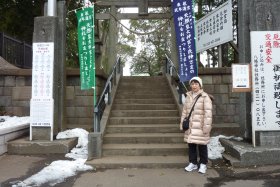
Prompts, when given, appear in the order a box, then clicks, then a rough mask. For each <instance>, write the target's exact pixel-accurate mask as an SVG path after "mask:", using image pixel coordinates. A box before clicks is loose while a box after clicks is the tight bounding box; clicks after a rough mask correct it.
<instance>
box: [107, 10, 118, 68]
mask: <svg viewBox="0 0 280 187" xmlns="http://www.w3.org/2000/svg"><path fill="white" fill-rule="evenodd" d="M116 17H117V8H116V6H111V18H110V25H109V45H108V68H107V69H106V73H110V71H111V69H112V67H113V66H114V63H115V60H116V57H117V52H116V45H117V39H118V38H117V36H118V33H117V21H116Z"/></svg>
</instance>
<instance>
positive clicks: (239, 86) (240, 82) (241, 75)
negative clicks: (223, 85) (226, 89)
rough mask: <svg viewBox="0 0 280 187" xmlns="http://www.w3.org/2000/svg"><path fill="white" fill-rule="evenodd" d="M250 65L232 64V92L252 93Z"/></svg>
mask: <svg viewBox="0 0 280 187" xmlns="http://www.w3.org/2000/svg"><path fill="white" fill-rule="evenodd" d="M250 76H251V74H250V65H249V64H232V91H234V92H250V91H251V87H250V85H251V81H250Z"/></svg>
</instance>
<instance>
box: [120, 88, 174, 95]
mask: <svg viewBox="0 0 280 187" xmlns="http://www.w3.org/2000/svg"><path fill="white" fill-rule="evenodd" d="M162 93H165V94H171V92H170V91H169V90H167V89H162V88H158V89H155V88H142V87H141V89H136V88H135V89H131V88H130V89H125V88H123V89H121V88H119V90H118V91H117V95H120V94H132V95H133V94H162Z"/></svg>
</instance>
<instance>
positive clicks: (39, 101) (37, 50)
mask: <svg viewBox="0 0 280 187" xmlns="http://www.w3.org/2000/svg"><path fill="white" fill-rule="evenodd" d="M53 66H54V43H53V42H51V43H33V65H32V98H31V102H30V117H31V122H30V125H31V126H40V127H53V111H54V101H53ZM31 133H32V131H31Z"/></svg>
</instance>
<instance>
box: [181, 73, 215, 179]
mask: <svg viewBox="0 0 280 187" xmlns="http://www.w3.org/2000/svg"><path fill="white" fill-rule="evenodd" d="M190 86H191V91H189V92H187V97H186V100H185V103H184V107H183V111H182V115H181V122H180V129H181V130H183V127H182V124H183V120H184V118H185V117H187V116H188V115H189V113H190V110H191V108H192V106H193V104H194V103H195V101H196V99H197V98H198V100H197V102H196V103H195V106H194V109H193V112H192V114H191V117H190V120H189V129H188V130H187V131H185V134H184V141H185V142H187V143H188V146H189V165H188V166H187V167H185V170H186V171H193V170H197V169H198V168H199V170H198V172H199V173H203V174H204V173H206V170H207V166H206V165H207V163H208V150H207V144H208V143H209V141H210V132H211V128H212V100H211V99H210V97H209V95H208V94H207V93H206V92H204V91H203V89H202V86H203V84H202V80H201V79H200V78H199V77H193V78H192V79H191V80H190ZM198 96H200V97H198ZM197 148H198V153H199V162H198V161H197V159H198V158H197V157H198V153H197Z"/></svg>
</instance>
